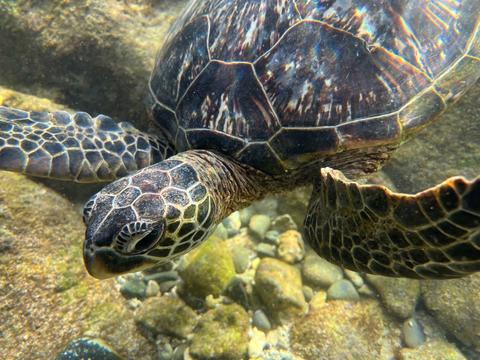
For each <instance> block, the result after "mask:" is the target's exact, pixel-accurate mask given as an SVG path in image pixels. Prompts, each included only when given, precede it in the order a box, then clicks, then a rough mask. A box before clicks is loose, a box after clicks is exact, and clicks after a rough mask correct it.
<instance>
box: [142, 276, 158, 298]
mask: <svg viewBox="0 0 480 360" xmlns="http://www.w3.org/2000/svg"><path fill="white" fill-rule="evenodd" d="M159 293H160V285H158V283H157V282H156V281H153V280H150V281H149V282H148V283H147V289H146V290H145V295H146V296H147V297H152V296H157V295H158V294H159Z"/></svg>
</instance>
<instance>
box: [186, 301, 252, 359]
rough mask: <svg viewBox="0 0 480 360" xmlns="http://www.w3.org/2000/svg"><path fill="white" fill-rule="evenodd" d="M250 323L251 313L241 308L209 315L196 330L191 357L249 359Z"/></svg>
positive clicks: (223, 308) (217, 310)
mask: <svg viewBox="0 0 480 360" xmlns="http://www.w3.org/2000/svg"><path fill="white" fill-rule="evenodd" d="M249 321H250V318H249V316H248V314H247V312H246V311H245V310H244V309H243V308H242V307H241V306H239V305H237V304H232V305H220V306H218V307H217V308H215V309H213V310H210V311H208V312H207V313H206V314H205V315H203V316H202V318H201V319H200V321H199V323H198V326H197V327H196V330H195V333H194V336H193V339H192V343H191V346H190V354H191V355H192V356H193V358H195V359H199V360H217V359H223V360H241V359H245V358H246V356H247V350H248V329H249Z"/></svg>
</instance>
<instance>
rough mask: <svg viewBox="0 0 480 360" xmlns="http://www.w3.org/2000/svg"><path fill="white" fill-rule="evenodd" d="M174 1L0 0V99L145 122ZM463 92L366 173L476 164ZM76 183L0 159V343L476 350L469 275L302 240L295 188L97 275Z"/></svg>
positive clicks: (478, 153) (357, 354) (278, 355)
mask: <svg viewBox="0 0 480 360" xmlns="http://www.w3.org/2000/svg"><path fill="white" fill-rule="evenodd" d="M183 3H184V2H182V1H161V0H157V1H154V0H150V1H147V0H145V1H127V0H125V1H113V0H107V1H102V2H99V1H88V0H83V1H79V0H71V1H41V2H39V1H15V2H12V1H3V0H0V29H2V36H0V68H1V69H2V71H1V72H0V86H1V87H0V105H7V106H15V107H21V108H26V109H32V110H47V109H54V108H55V109H57V108H63V109H82V110H86V111H89V112H91V113H94V114H96V113H99V112H102V113H107V114H109V115H112V116H114V117H116V118H117V119H121V120H125V119H130V120H131V119H136V122H138V123H139V124H145V123H146V117H145V113H144V111H143V109H142V106H143V105H142V96H143V92H144V89H145V84H146V79H147V78H148V74H149V71H150V68H151V66H152V64H153V59H154V53H155V49H156V48H157V47H158V44H160V43H161V41H162V40H161V39H162V38H163V37H164V35H165V31H166V30H167V29H168V26H169V24H171V22H172V21H173V20H174V19H175V16H176V15H177V14H178V12H179V10H180V8H181V6H182V4H183ZM479 98H480V86H478V85H477V86H476V87H475V88H474V89H472V90H471V91H470V92H469V93H468V94H467V95H466V96H465V97H464V98H463V99H462V100H461V101H460V102H459V103H457V104H456V105H455V107H453V108H452V109H450V111H448V112H447V113H446V114H444V116H443V117H442V119H441V120H439V122H438V123H437V124H435V125H434V126H433V127H431V128H429V129H427V130H426V131H424V132H423V133H422V134H420V136H419V137H418V138H417V139H414V140H412V141H410V142H409V143H407V144H405V145H404V146H403V147H402V148H401V149H400V150H399V151H398V152H397V154H396V156H395V157H394V159H393V160H392V161H391V162H390V164H389V165H388V166H386V167H385V169H384V171H383V172H381V173H379V174H378V175H376V176H374V177H373V178H372V179H371V181H374V182H381V183H386V184H388V185H389V186H391V187H396V188H398V189H401V190H405V191H413V190H420V189H422V188H425V187H427V186H431V185H433V184H435V183H437V182H438V181H440V180H442V179H443V178H445V177H446V176H447V175H448V176H450V175H455V174H459V173H460V174H464V175H467V176H470V177H472V176H475V175H476V174H480V142H479V141H478V136H479V134H480V116H479V115H478V110H477V109H478V104H479V103H478V99H479ZM59 189H61V191H60V192H59ZM91 191H92V189H91V187H82V186H80V185H78V186H73V187H65V186H64V185H63V184H58V183H48V186H46V185H45V184H42V183H38V182H35V181H34V180H33V179H29V178H26V177H24V176H21V175H17V174H11V173H5V172H1V173H0V358H2V359H3V358H5V359H55V358H57V359H81V358H91V359H122V358H123V359H162V360H167V359H174V360H177V359H178V360H180V359H197V360H204V359H212V360H213V359H232V360H236V359H265V360H266V359H269V360H280V359H282V360H289V359H305V360H309V359H312V360H317V359H405V360H406V359H477V358H480V296H479V294H480V275H473V276H470V277H467V278H464V279H459V280H448V281H416V280H408V279H389V278H385V277H380V276H370V275H364V274H359V273H354V272H350V271H344V270H342V269H341V268H339V267H337V266H335V265H332V264H330V263H328V262H326V261H325V260H323V259H321V258H320V257H318V256H317V255H315V254H314V253H313V252H312V250H311V249H310V248H309V246H308V244H305V243H304V241H303V238H302V235H301V225H302V218H303V215H304V212H305V206H306V202H307V201H308V189H298V190H296V191H294V192H292V193H290V194H285V195H283V196H280V197H275V198H268V199H265V200H264V201H261V202H259V203H256V204H254V205H253V206H251V207H249V208H247V209H243V210H241V211H239V212H235V213H233V214H232V215H230V216H229V217H228V218H227V219H225V220H224V221H223V223H222V224H221V225H219V227H218V228H217V230H216V232H215V233H214V234H213V235H212V236H211V238H210V239H209V240H208V241H207V242H206V243H205V244H204V245H202V246H201V247H200V248H198V249H196V250H194V251H192V252H191V253H190V254H188V255H187V256H185V257H183V258H181V259H180V260H179V261H178V262H176V263H175V264H170V265H168V266H164V267H161V268H157V269H152V270H150V271H147V272H144V273H137V274H130V275H125V276H121V277H118V278H116V279H111V280H105V281H98V280H95V279H92V278H91V277H89V276H88V275H87V273H86V272H85V270H84V268H83V263H82V255H81V249H82V247H81V244H82V239H83V232H84V227H83V224H82V221H81V214H80V211H79V205H78V203H77V202H76V201H77V200H78V199H81V198H82V197H84V196H87V195H88V194H89V193H90V192H91Z"/></svg>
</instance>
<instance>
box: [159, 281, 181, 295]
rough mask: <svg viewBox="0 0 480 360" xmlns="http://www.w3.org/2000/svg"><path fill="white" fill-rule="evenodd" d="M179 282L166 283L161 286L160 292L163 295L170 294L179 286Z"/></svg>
mask: <svg viewBox="0 0 480 360" xmlns="http://www.w3.org/2000/svg"><path fill="white" fill-rule="evenodd" d="M178 283H179V281H165V282H162V283H161V284H160V292H161V293H162V294H164V293H167V292H169V291H170V290H172V289H173V287H174V286H175V285H177V284H178Z"/></svg>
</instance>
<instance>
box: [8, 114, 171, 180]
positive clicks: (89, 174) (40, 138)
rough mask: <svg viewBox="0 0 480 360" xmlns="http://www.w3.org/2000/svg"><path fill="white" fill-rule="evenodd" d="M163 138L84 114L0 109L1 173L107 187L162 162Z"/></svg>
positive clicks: (165, 152) (165, 153)
mask: <svg viewBox="0 0 480 360" xmlns="http://www.w3.org/2000/svg"><path fill="white" fill-rule="evenodd" d="M173 153H174V151H173V149H172V148H171V147H170V146H169V145H168V142H167V141H166V140H164V139H163V138H161V137H157V136H153V135H149V134H145V133H142V132H140V131H139V130H137V129H135V128H134V127H133V126H132V125H130V124H129V123H115V122H114V121H113V120H112V119H111V118H109V117H106V116H103V115H99V116H97V117H96V118H92V117H91V116H90V115H88V114H86V113H82V112H78V113H75V114H73V115H71V114H69V113H66V112H53V113H47V112H30V113H29V112H25V111H21V110H17V109H11V108H7V107H3V106H0V170H8V171H14V172H19V173H23V174H26V175H31V176H40V177H46V178H52V179H58V180H69V181H75V182H103V181H112V180H114V179H116V178H119V177H123V176H125V175H127V174H129V173H131V172H134V171H136V170H138V169H140V168H143V167H146V166H148V165H151V164H154V163H156V162H159V161H161V160H163V159H165V158H167V157H169V156H171V155H173Z"/></svg>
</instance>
